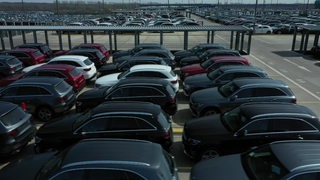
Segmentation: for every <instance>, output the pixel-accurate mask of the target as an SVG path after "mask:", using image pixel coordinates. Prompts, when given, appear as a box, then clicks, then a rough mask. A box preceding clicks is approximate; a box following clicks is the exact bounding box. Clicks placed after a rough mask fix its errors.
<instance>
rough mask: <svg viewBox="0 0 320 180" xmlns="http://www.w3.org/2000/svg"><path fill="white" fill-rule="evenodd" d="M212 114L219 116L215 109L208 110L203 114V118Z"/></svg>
mask: <svg viewBox="0 0 320 180" xmlns="http://www.w3.org/2000/svg"><path fill="white" fill-rule="evenodd" d="M213 114H219V111H218V110H217V109H208V110H206V111H205V112H204V113H203V116H209V115H213Z"/></svg>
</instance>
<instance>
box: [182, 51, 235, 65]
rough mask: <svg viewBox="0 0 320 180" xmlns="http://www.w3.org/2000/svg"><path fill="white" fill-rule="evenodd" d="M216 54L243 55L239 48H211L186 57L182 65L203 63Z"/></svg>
mask: <svg viewBox="0 0 320 180" xmlns="http://www.w3.org/2000/svg"><path fill="white" fill-rule="evenodd" d="M214 56H241V54H240V53H239V51H238V50H232V49H209V50H206V51H205V52H203V53H202V54H201V55H199V56H190V57H185V58H182V59H181V60H180V66H181V67H183V66H187V65H190V64H196V63H202V62H204V61H206V60H208V59H210V58H211V57H214Z"/></svg>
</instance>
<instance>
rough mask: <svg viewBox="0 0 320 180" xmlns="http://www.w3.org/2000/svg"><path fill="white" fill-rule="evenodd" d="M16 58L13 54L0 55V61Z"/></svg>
mask: <svg viewBox="0 0 320 180" xmlns="http://www.w3.org/2000/svg"><path fill="white" fill-rule="evenodd" d="M13 58H16V57H15V56H9V55H0V61H7V60H9V59H13Z"/></svg>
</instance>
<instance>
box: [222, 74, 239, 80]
mask: <svg viewBox="0 0 320 180" xmlns="http://www.w3.org/2000/svg"><path fill="white" fill-rule="evenodd" d="M235 77H237V76H235V74H234V73H228V74H224V75H222V76H220V80H221V81H228V80H232V79H234V78H235Z"/></svg>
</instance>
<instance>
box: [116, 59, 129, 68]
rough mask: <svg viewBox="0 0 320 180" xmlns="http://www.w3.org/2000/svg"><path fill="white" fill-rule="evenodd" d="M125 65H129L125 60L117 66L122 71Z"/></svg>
mask: <svg viewBox="0 0 320 180" xmlns="http://www.w3.org/2000/svg"><path fill="white" fill-rule="evenodd" d="M126 64H129V62H128V61H127V60H125V61H122V62H121V63H120V64H118V69H122V68H123V67H124V66H125V65H126Z"/></svg>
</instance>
